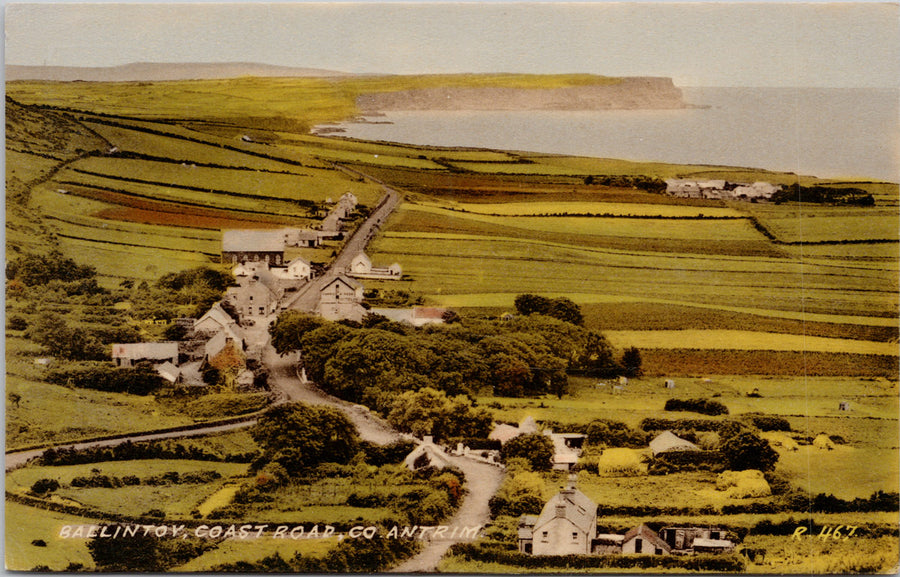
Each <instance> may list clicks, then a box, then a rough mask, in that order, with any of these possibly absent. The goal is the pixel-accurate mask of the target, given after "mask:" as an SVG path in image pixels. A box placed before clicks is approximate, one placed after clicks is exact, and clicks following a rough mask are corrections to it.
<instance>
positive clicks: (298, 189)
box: [67, 157, 380, 205]
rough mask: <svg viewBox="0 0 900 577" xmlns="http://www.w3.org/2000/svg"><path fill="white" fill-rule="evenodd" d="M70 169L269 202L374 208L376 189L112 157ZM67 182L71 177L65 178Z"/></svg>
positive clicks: (325, 174)
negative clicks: (336, 201) (346, 202)
mask: <svg viewBox="0 0 900 577" xmlns="http://www.w3.org/2000/svg"><path fill="white" fill-rule="evenodd" d="M70 168H72V169H73V170H74V169H78V170H86V171H89V172H94V173H99V174H104V175H109V176H114V177H120V178H134V179H138V180H145V181H150V182H155V183H160V184H168V185H177V186H189V187H196V188H207V189H215V190H223V191H228V192H233V193H236V194H252V195H256V196H265V197H269V198H271V199H277V200H287V201H298V200H310V201H314V202H324V201H325V200H326V199H328V198H337V197H339V196H340V195H341V194H343V193H344V192H352V193H353V194H355V195H356V196H357V198H359V201H360V202H361V203H362V204H369V205H371V204H374V203H375V202H377V201H378V198H379V197H380V189H377V188H376V187H373V186H372V185H368V184H365V183H360V182H354V181H352V180H351V179H349V178H348V177H347V176H346V175H344V173H342V172H340V171H335V170H321V169H307V168H304V169H302V171H297V170H296V169H294V171H292V172H289V173H282V172H260V171H256V170H247V169H237V168H235V169H228V168H212V167H203V166H196V165H183V164H179V163H174V162H158V161H149V160H138V159H120V158H115V157H93V158H88V159H84V160H81V161H78V162H75V163H73V164H71V165H70ZM67 178H71V176H67Z"/></svg>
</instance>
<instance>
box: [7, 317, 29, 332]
mask: <svg viewBox="0 0 900 577" xmlns="http://www.w3.org/2000/svg"><path fill="white" fill-rule="evenodd" d="M6 328H7V329H9V330H12V331H24V330H25V329H27V328H28V321H26V320H25V317H23V316H21V315H10V316H9V318H7V319H6Z"/></svg>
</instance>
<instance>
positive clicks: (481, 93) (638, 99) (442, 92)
mask: <svg viewBox="0 0 900 577" xmlns="http://www.w3.org/2000/svg"><path fill="white" fill-rule="evenodd" d="M356 104H357V106H358V107H359V108H360V110H362V111H364V112H370V113H371V112H385V111H391V110H639V109H671V108H687V107H689V106H690V105H688V104H686V103H685V102H684V100H683V98H682V93H681V89H680V88H678V87H677V86H675V84H674V83H673V82H672V79H671V78H658V77H626V78H621V79H620V81H619V82H615V83H605V84H596V85H590V84H589V85H583V86H567V87H560V88H508V87H477V88H469V87H437V88H423V89H416V90H403V91H398V92H379V93H373V94H364V95H362V96H360V97H359V98H357V101H356Z"/></svg>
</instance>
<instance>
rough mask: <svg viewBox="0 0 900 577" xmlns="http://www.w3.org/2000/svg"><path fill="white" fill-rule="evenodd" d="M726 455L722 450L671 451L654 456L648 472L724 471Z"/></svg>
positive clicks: (660, 473) (663, 473)
mask: <svg viewBox="0 0 900 577" xmlns="http://www.w3.org/2000/svg"><path fill="white" fill-rule="evenodd" d="M725 462H726V460H725V457H724V455H723V454H722V452H721V451H671V452H668V453H660V454H659V455H656V456H655V457H653V460H652V461H650V466H649V468H648V469H647V473H648V474H650V475H668V474H669V473H677V472H685V471H713V472H718V471H722V470H723V469H724V468H725Z"/></svg>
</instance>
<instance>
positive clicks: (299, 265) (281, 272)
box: [269, 256, 312, 283]
mask: <svg viewBox="0 0 900 577" xmlns="http://www.w3.org/2000/svg"><path fill="white" fill-rule="evenodd" d="M269 270H270V271H271V272H272V274H273V275H274V276H275V278H277V279H278V280H279V281H289V283H290V282H294V281H308V280H310V279H311V278H312V264H310V263H309V262H308V261H306V260H305V259H303V258H301V257H299V256H298V257H297V258H295V259H293V260H291V262H289V263H288V264H287V266H283V267H282V266H276V267H272V268H271V269H269Z"/></svg>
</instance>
